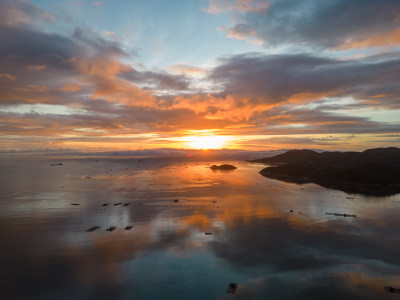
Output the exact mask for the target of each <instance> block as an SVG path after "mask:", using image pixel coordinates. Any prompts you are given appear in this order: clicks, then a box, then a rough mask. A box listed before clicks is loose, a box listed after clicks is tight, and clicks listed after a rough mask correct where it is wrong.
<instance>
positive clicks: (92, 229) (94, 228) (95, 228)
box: [86, 226, 100, 232]
mask: <svg viewBox="0 0 400 300" xmlns="http://www.w3.org/2000/svg"><path fill="white" fill-rule="evenodd" d="M99 228H100V226H93V227H91V228H89V229H87V230H86V231H87V232H92V231H95V230H97V229H99Z"/></svg>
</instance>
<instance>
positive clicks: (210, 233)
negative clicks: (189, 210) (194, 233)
mask: <svg viewBox="0 0 400 300" xmlns="http://www.w3.org/2000/svg"><path fill="white" fill-rule="evenodd" d="M204 234H205V235H212V232H205V233H204Z"/></svg>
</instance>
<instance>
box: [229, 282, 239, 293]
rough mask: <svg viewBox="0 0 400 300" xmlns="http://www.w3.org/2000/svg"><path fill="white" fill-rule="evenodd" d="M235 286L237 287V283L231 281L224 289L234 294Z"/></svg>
mask: <svg viewBox="0 0 400 300" xmlns="http://www.w3.org/2000/svg"><path fill="white" fill-rule="evenodd" d="M237 287H238V284H237V283H235V282H231V283H229V285H228V287H227V289H226V292H227V293H230V294H234V293H236V289H237Z"/></svg>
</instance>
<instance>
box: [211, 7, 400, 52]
mask: <svg viewBox="0 0 400 300" xmlns="http://www.w3.org/2000/svg"><path fill="white" fill-rule="evenodd" d="M213 2H214V1H212V2H210V7H211V9H209V10H211V11H213V12H219V10H218V8H221V10H222V9H223V7H227V8H230V7H232V4H231V6H230V5H227V4H225V5H223V4H224V3H223V1H216V4H214V3H213ZM399 10H400V3H399V2H398V1H396V0H388V1H385V2H384V3H382V1H379V0H365V1H360V0H322V1H318V2H315V1H313V0H305V1H291V0H272V1H270V6H269V7H268V10H266V11H265V12H263V13H259V12H258V11H250V12H246V11H245V10H242V12H243V14H244V15H243V17H242V18H240V19H239V20H240V21H239V23H238V24H236V25H235V26H233V28H235V27H236V26H238V25H240V26H243V25H246V26H247V27H248V28H253V29H254V32H255V34H254V32H253V31H251V32H247V36H249V33H250V34H251V35H250V36H253V35H255V36H256V37H257V38H258V39H260V40H263V41H264V44H265V46H282V45H286V46H293V47H297V48H298V47H302V48H303V49H304V47H308V48H322V49H323V48H365V47H376V46H398V45H400V43H399V42H400V40H399V38H398V30H400V23H399V22H398V19H399V18H398V13H399ZM242 33H243V34H245V33H246V32H242ZM242 38H243V37H242Z"/></svg>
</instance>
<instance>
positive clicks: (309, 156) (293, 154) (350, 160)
mask: <svg viewBox="0 0 400 300" xmlns="http://www.w3.org/2000/svg"><path fill="white" fill-rule="evenodd" d="M251 162H260V163H265V164H272V165H274V166H272V167H267V168H265V169H263V170H261V171H260V174H261V175H263V176H266V177H269V178H274V179H279V180H283V181H288V182H295V183H311V182H312V183H317V184H319V185H322V186H324V187H328V188H334V189H339V190H342V191H345V192H351V193H361V194H368V195H391V194H396V193H400V149H399V148H395V147H390V148H376V149H368V150H365V151H363V152H321V153H319V152H316V151H312V150H290V151H288V152H286V153H283V154H280V155H276V156H273V157H268V158H262V159H256V160H252V161H251Z"/></svg>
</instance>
